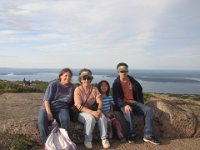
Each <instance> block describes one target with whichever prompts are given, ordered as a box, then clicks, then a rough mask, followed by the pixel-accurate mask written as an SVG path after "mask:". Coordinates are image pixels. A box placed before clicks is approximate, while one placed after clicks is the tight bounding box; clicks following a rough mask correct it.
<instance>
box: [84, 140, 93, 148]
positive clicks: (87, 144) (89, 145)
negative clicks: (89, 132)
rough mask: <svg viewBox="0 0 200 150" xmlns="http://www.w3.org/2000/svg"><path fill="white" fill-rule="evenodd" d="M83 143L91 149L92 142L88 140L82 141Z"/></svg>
mask: <svg viewBox="0 0 200 150" xmlns="http://www.w3.org/2000/svg"><path fill="white" fill-rule="evenodd" d="M84 145H85V148H87V149H92V142H90V141H84Z"/></svg>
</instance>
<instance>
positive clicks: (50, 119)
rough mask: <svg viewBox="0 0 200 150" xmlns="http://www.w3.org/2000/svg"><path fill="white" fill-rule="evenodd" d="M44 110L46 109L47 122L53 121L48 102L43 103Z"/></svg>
mask: <svg viewBox="0 0 200 150" xmlns="http://www.w3.org/2000/svg"><path fill="white" fill-rule="evenodd" d="M44 108H45V109H46V112H47V117H48V120H49V121H52V120H53V115H52V112H51V108H50V104H49V101H48V100H45V101H44Z"/></svg>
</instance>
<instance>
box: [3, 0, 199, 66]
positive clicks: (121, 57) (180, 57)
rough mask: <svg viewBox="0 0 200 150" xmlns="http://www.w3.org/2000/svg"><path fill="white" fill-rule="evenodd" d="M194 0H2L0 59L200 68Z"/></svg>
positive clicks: (50, 63)
mask: <svg viewBox="0 0 200 150" xmlns="http://www.w3.org/2000/svg"><path fill="white" fill-rule="evenodd" d="M199 6H200V1H199V0H151V1H148V0H0V67H12V68H13V67H15V68H63V67H70V68H97V69H98V68H102V69H115V68H116V66H117V64H118V63H119V62H126V63H127V64H128V65H129V68H131V69H164V70H167V69H173V70H200V9H199Z"/></svg>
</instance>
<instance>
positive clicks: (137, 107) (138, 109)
mask: <svg viewBox="0 0 200 150" xmlns="http://www.w3.org/2000/svg"><path fill="white" fill-rule="evenodd" d="M131 106H132V109H133V111H132V112H131V113H125V109H124V107H122V108H121V111H122V112H123V114H124V117H125V119H126V120H127V121H128V123H129V125H130V131H129V134H132V135H136V132H135V125H134V120H133V119H134V118H133V116H132V113H133V114H135V115H144V118H145V120H144V121H145V127H144V137H150V136H152V135H153V112H152V109H151V108H150V107H148V106H145V105H144V104H142V103H140V102H134V103H132V104H131Z"/></svg>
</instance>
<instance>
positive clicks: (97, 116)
mask: <svg viewBox="0 0 200 150" xmlns="http://www.w3.org/2000/svg"><path fill="white" fill-rule="evenodd" d="M91 114H92V115H93V116H94V117H95V118H96V119H97V120H98V119H99V118H100V117H101V115H102V112H101V111H99V110H97V111H91Z"/></svg>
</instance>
